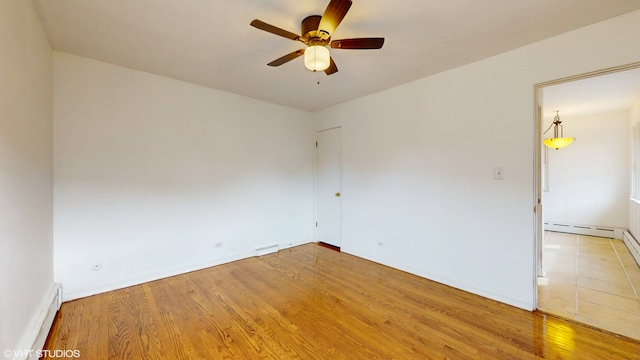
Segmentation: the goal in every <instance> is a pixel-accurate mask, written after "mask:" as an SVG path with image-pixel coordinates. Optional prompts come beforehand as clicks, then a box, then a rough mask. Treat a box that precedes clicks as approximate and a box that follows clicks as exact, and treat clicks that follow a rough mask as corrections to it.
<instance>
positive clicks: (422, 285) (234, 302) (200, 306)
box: [45, 244, 640, 360]
mask: <svg viewBox="0 0 640 360" xmlns="http://www.w3.org/2000/svg"><path fill="white" fill-rule="evenodd" d="M45 349H47V350H51V351H54V350H78V351H79V352H80V354H81V358H82V359H332V360H333V359H607V360H612V359H633V358H638V354H640V342H638V341H634V340H631V339H629V338H625V337H621V336H616V335H613V334H610V333H606V332H601V331H598V330H595V329H592V328H589V327H586V326H583V325H580V324H578V323H574V322H570V321H567V320H564V319H561V318H557V317H553V316H548V315H545V314H543V313H540V312H528V311H524V310H521V309H517V308H514V307H511V306H508V305H505V304H501V303H498V302H495V301H492V300H488V299H485V298H482V297H479V296H476V295H473V294H470V293H467V292H464V291H460V290H456V289H453V288H451V287H448V286H444V285H441V284H438V283H435V282H432V281H429V280H426V279H423V278H420V277H417V276H413V275H410V274H407V273H404V272H401V271H398V270H394V269H392V268H389V267H385V266H382V265H379V264H375V263H373V262H369V261H366V260H363V259H360V258H357V257H354V256H351V255H348V254H345V253H339V252H336V251H333V250H330V249H327V248H324V247H321V246H318V245H316V244H307V245H303V246H299V247H295V248H291V249H286V250H282V251H280V252H279V253H277V254H270V255H267V256H264V257H261V258H250V259H245V260H241V261H237V262H233V263H229V264H225V265H221V266H216V267H212V268H208V269H204V270H200V271H196V272H192V273H188V274H184V275H180V276H175V277H171V278H167V279H163V280H158V281H154V282H150V283H146V284H143V285H138V286H133V287H130V288H126V289H122V290H116V291H111V292H108V293H104V294H100V295H95V296H91V297H88V298H84V299H79V300H75V301H70V302H66V303H64V304H63V305H62V308H61V309H60V312H59V313H58V315H57V317H56V320H55V323H54V326H53V328H52V330H51V332H50V334H49V338H48V339H47V343H46V345H45Z"/></svg>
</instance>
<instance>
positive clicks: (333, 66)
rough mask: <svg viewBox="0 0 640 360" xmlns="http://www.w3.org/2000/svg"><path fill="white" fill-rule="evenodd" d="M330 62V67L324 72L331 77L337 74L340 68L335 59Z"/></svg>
mask: <svg viewBox="0 0 640 360" xmlns="http://www.w3.org/2000/svg"><path fill="white" fill-rule="evenodd" d="M329 60H330V61H331V62H330V63H329V67H328V68H326V69H325V70H324V73H325V74H327V75H331V74H335V73H337V72H338V67H337V66H336V63H335V62H334V61H333V58H332V57H330V58H329Z"/></svg>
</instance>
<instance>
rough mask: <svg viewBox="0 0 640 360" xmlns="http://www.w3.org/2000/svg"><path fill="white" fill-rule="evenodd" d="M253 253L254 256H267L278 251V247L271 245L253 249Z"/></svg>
mask: <svg viewBox="0 0 640 360" xmlns="http://www.w3.org/2000/svg"><path fill="white" fill-rule="evenodd" d="M253 251H254V254H255V256H264V255H267V254H273V253H277V252H278V251H280V245H278V244H273V245H267V246H262V247H259V248H256V249H253Z"/></svg>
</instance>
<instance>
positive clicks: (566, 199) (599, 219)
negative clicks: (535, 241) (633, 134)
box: [543, 110, 631, 229]
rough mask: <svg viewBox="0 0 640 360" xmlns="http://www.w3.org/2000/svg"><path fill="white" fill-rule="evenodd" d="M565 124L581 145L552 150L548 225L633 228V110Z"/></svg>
mask: <svg viewBox="0 0 640 360" xmlns="http://www.w3.org/2000/svg"><path fill="white" fill-rule="evenodd" d="M560 115H562V114H560ZM561 120H562V125H563V126H564V131H565V136H570V137H574V138H576V140H575V141H574V142H573V143H572V144H571V145H570V146H568V147H566V148H564V149H560V150H553V149H550V150H548V161H549V164H548V170H549V174H548V175H549V184H548V186H549V191H548V192H545V193H544V197H543V200H544V219H545V221H550V222H559V223H565V224H578V225H595V226H603V227H613V228H620V229H626V228H628V227H629V188H630V180H631V173H630V168H629V163H630V159H629V154H630V146H631V145H630V141H629V111H628V110H624V111H615V112H608V113H603V114H591V115H586V116H573V117H572V116H561ZM551 121H552V120H550V121H549V122H548V123H547V124H545V125H546V126H544V128H545V129H546V128H547V127H548V126H549V124H550V123H551Z"/></svg>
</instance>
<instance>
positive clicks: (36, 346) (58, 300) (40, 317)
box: [13, 284, 62, 360]
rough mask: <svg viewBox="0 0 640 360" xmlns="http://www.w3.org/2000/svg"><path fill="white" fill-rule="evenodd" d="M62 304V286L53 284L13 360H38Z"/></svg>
mask: <svg viewBox="0 0 640 360" xmlns="http://www.w3.org/2000/svg"><path fill="white" fill-rule="evenodd" d="M61 304H62V286H61V285H60V284H53V286H52V287H51V290H49V292H48V293H47V294H46V295H45V297H44V298H43V299H42V301H41V303H40V305H39V307H38V309H37V310H36V311H37V314H36V316H35V318H34V321H33V323H31V325H30V326H29V327H28V328H27V330H26V332H25V334H24V335H23V337H22V342H21V345H20V346H19V348H18V349H16V351H14V353H13V359H15V360H18V359H37V358H38V357H37V356H36V355H37V352H38V351H41V350H43V347H44V343H45V341H46V340H47V336H48V335H49V331H50V330H51V326H52V325H53V320H54V319H55V317H56V313H57V312H58V310H60V305H61Z"/></svg>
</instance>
